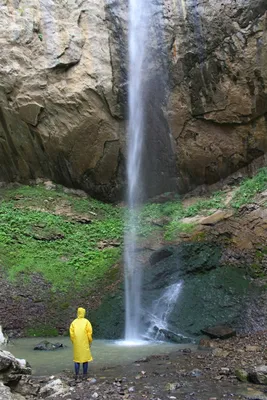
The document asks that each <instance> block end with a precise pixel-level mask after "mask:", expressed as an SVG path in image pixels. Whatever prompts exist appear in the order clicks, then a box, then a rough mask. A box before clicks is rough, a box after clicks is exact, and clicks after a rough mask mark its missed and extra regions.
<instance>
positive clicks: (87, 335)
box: [69, 307, 93, 379]
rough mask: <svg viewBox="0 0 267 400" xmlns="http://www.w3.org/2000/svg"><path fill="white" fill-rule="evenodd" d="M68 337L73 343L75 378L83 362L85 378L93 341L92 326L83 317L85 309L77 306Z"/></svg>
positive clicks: (91, 358)
mask: <svg viewBox="0 0 267 400" xmlns="http://www.w3.org/2000/svg"><path fill="white" fill-rule="evenodd" d="M69 330H70V339H71V341H72V344H73V361H74V369H75V379H78V376H79V370H80V364H83V377H84V378H86V376H87V371H88V362H90V361H93V357H92V354H91V350H90V347H91V344H92V341H93V328H92V325H91V323H90V321H88V319H86V318H85V309H84V308H82V307H79V308H78V310H77V318H76V319H75V320H74V321H72V323H71V324H70V329H69Z"/></svg>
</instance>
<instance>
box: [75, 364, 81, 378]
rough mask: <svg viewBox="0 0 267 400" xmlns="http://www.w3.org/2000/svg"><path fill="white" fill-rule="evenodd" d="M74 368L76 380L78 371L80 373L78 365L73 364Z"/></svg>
mask: <svg viewBox="0 0 267 400" xmlns="http://www.w3.org/2000/svg"><path fill="white" fill-rule="evenodd" d="M74 368H75V378H78V375H79V371H80V363H77V362H75V363H74Z"/></svg>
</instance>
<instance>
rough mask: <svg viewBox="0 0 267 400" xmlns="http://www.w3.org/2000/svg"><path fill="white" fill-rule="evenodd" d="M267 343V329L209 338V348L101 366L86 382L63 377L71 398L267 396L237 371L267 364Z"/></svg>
mask: <svg viewBox="0 0 267 400" xmlns="http://www.w3.org/2000/svg"><path fill="white" fill-rule="evenodd" d="M266 343H267V333H266V332H262V333H260V334H257V335H251V336H244V337H236V338H232V339H228V340H226V341H207V343H206V344H205V345H207V346H208V350H207V349H205V350H198V351H196V352H195V351H192V350H191V349H181V350H179V351H176V352H172V353H171V354H169V355H159V356H157V355H153V356H149V357H145V358H143V359H141V360H138V361H136V362H134V363H131V364H130V365H127V367H125V366H116V367H112V368H99V369H98V370H95V371H94V373H92V375H91V376H89V377H88V379H87V380H85V381H81V382H75V381H74V379H73V376H72V373H69V372H66V373H65V374H63V375H62V378H63V379H64V380H65V381H66V382H67V383H68V385H69V386H70V392H69V395H68V396H67V398H68V399H69V400H74V399H75V400H85V399H94V398H96V399H101V400H102V399H108V400H115V399H116V400H118V399H131V400H141V399H142V400H143V399H145V400H165V399H171V400H175V399H185V400H187V399H188V400H189V399H190V400H219V399H226V400H230V399H235V400H236V399H251V400H267V387H266V386H264V385H255V384H252V383H249V382H246V383H242V382H240V381H238V379H237V378H236V375H235V371H236V369H237V368H243V369H245V370H249V369H251V368H253V366H256V365H264V364H265V363H266V364H267V360H266V358H267V357H266Z"/></svg>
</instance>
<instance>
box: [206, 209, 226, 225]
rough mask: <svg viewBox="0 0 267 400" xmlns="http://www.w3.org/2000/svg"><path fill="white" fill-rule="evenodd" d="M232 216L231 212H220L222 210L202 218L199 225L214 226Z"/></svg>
mask: <svg viewBox="0 0 267 400" xmlns="http://www.w3.org/2000/svg"><path fill="white" fill-rule="evenodd" d="M232 215H233V212H232V211H222V210H217V211H216V212H215V213H214V214H212V215H210V216H208V217H206V218H203V219H202V220H201V221H200V223H201V225H211V226H213V225H216V224H217V223H218V222H221V221H223V220H225V219H228V218H230V217H231V216H232Z"/></svg>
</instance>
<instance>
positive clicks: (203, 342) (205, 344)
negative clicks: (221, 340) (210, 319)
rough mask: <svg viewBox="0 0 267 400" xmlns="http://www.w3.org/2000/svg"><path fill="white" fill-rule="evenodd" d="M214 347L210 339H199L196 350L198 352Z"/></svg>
mask: <svg viewBox="0 0 267 400" xmlns="http://www.w3.org/2000/svg"><path fill="white" fill-rule="evenodd" d="M215 346H216V344H215V343H214V342H212V341H211V340H210V339H200V341H199V344H198V348H199V350H206V349H213V348H214V347H215Z"/></svg>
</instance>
